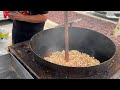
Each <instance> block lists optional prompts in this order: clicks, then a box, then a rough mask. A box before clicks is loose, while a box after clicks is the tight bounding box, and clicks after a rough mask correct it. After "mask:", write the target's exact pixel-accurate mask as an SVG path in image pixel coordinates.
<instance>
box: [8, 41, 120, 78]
mask: <svg viewBox="0 0 120 90" xmlns="http://www.w3.org/2000/svg"><path fill="white" fill-rule="evenodd" d="M28 43H29V41H26V42H22V43H19V44H16V45H13V46H11V47H9V50H10V52H11V53H12V54H13V55H14V56H16V57H17V59H19V61H20V62H21V63H22V64H23V65H24V66H25V67H26V68H27V70H29V71H30V72H31V74H32V75H33V76H34V78H37V79H69V78H70V79H71V78H74V77H67V76H65V75H60V73H58V72H55V71H53V70H51V69H49V68H47V67H44V66H42V65H40V64H38V63H36V62H35V61H34V60H35V59H34V56H33V54H32V52H31V51H30V49H29V45H28ZM117 52H118V53H117V54H116V55H115V58H114V61H115V62H114V64H113V63H111V66H113V68H111V70H108V71H106V72H104V73H99V77H98V76H94V75H93V76H91V77H86V78H88V79H89V78H93V79H95V78H96V79H101V78H119V75H120V73H119V72H118V71H119V70H120V56H119V54H120V46H117ZM113 73H114V74H116V75H115V76H113ZM112 76H113V77H112ZM75 79H76V78H75Z"/></svg>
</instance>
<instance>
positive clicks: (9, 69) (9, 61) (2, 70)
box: [0, 54, 33, 79]
mask: <svg viewBox="0 0 120 90" xmlns="http://www.w3.org/2000/svg"><path fill="white" fill-rule="evenodd" d="M0 79H33V77H32V76H31V75H30V74H29V73H28V71H27V70H26V69H25V68H24V67H23V66H22V65H21V64H20V63H19V62H18V60H17V59H16V58H15V57H13V56H12V55H11V54H6V55H3V56H0Z"/></svg>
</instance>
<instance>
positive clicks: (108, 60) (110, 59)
mask: <svg viewBox="0 0 120 90" xmlns="http://www.w3.org/2000/svg"><path fill="white" fill-rule="evenodd" d="M58 28H64V27H58ZM70 28H77V29H79V30H80V29H86V30H90V31H92V32H95V33H98V34H101V35H103V36H104V37H106V38H108V39H109V40H110V41H111V42H112V43H113V45H114V48H115V51H114V54H113V55H112V56H111V58H109V59H107V60H106V61H104V62H102V63H100V64H99V65H95V66H89V67H70V66H64V65H60V64H55V63H52V62H49V61H47V60H45V59H44V58H43V57H42V56H41V55H38V54H37V53H36V52H35V51H34V50H33V49H32V47H31V46H32V45H31V43H32V40H33V38H34V37H35V36H36V35H38V34H41V33H42V32H46V31H47V30H54V29H55V28H50V29H46V30H43V31H40V32H38V33H36V34H35V35H34V36H33V37H32V38H31V39H30V41H29V47H30V49H31V51H32V52H33V53H34V54H35V55H37V57H39V58H41V59H42V60H44V61H45V62H48V63H50V64H54V65H57V66H60V67H65V68H79V69H80V68H95V67H97V66H101V65H103V64H106V63H107V62H110V61H112V60H113V58H114V57H115V55H116V53H117V52H116V51H117V49H116V44H115V42H113V40H112V39H111V38H109V37H107V36H105V35H104V34H102V33H100V32H97V31H94V30H92V29H87V28H79V27H70Z"/></svg>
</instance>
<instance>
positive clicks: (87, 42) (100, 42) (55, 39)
mask: <svg viewBox="0 0 120 90" xmlns="http://www.w3.org/2000/svg"><path fill="white" fill-rule="evenodd" d="M64 35H65V32H64V27H60V28H56V29H54V28H53V29H48V30H45V31H42V32H40V33H37V34H36V35H34V36H33V37H32V38H31V40H30V48H31V50H32V51H33V53H34V55H35V58H36V59H35V60H36V61H37V62H39V63H40V64H42V65H45V66H47V67H48V68H51V69H53V70H55V71H57V72H59V74H60V75H65V76H68V77H69V76H70V77H71V76H72V77H76V78H84V77H91V76H94V75H98V76H100V75H101V74H106V73H108V72H109V70H110V67H112V65H111V63H113V62H114V60H113V58H114V54H115V52H116V46H115V44H114V43H113V42H112V41H111V40H110V39H109V38H108V37H106V36H104V35H102V34H100V33H98V32H95V31H92V30H89V29H84V28H77V27H71V28H69V50H78V51H80V52H84V53H87V54H89V55H90V56H94V57H95V58H97V59H98V60H99V61H100V62H101V64H100V65H97V66H92V67H66V66H60V65H57V64H54V63H50V62H48V61H46V60H44V56H46V54H48V53H51V52H55V51H62V50H65V36H64Z"/></svg>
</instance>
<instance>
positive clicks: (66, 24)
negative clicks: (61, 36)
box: [64, 11, 69, 62]
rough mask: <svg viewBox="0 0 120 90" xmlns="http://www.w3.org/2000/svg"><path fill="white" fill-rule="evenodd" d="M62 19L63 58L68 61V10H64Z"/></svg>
mask: <svg viewBox="0 0 120 90" xmlns="http://www.w3.org/2000/svg"><path fill="white" fill-rule="evenodd" d="M64 15H65V17H64V20H65V60H66V62H68V61H69V33H68V30H69V28H68V11H65V12H64Z"/></svg>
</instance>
